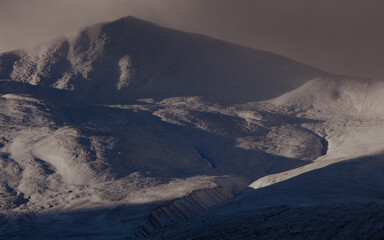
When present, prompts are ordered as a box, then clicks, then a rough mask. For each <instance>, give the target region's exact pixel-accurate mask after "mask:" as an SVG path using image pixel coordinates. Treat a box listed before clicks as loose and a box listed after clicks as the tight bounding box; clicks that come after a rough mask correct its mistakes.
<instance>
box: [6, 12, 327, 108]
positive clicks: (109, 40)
mask: <svg viewBox="0 0 384 240" xmlns="http://www.w3.org/2000/svg"><path fill="white" fill-rule="evenodd" d="M323 74H324V73H323V72H321V71H319V70H317V69H314V68H312V67H309V66H306V65H304V64H300V63H297V62H295V61H293V60H290V59H287V58H285V57H282V56H279V55H276V54H272V53H268V52H264V51H260V50H254V49H250V48H246V47H242V46H238V45H234V44H230V43H227V42H223V41H220V40H216V39H212V38H208V37H204V36H201V35H198V34H192V33H186V32H181V31H177V30H172V29H168V28H164V27H160V26H158V25H155V24H153V23H149V22H147V21H144V20H140V19H137V18H135V17H132V16H128V17H124V18H121V19H118V20H117V21H114V22H109V23H103V24H97V25H93V26H91V27H88V28H86V29H84V30H83V31H81V32H79V33H77V34H75V37H73V38H72V37H71V38H70V39H69V40H68V39H66V38H58V39H57V41H50V42H46V43H43V44H41V45H39V46H38V47H37V48H33V49H32V50H30V49H29V50H24V51H18V52H10V53H7V54H3V55H0V77H1V78H8V79H11V80H14V81H18V82H24V83H29V84H33V85H44V86H49V87H53V88H58V89H65V90H71V91H75V92H77V93H78V94H77V96H78V97H79V98H82V99H86V100H89V101H95V100H96V101H97V102H106V101H107V102H125V101H132V100H135V99H138V98H148V97H150V98H166V97H174V96H205V97H208V98H214V99H217V100H220V101H225V102H244V101H257V100H263V99H268V98H272V97H276V96H279V95H280V94H282V93H284V92H287V91H290V90H292V89H294V88H296V87H298V86H300V85H302V84H303V83H304V82H306V81H307V80H309V79H311V78H313V77H317V76H319V75H323Z"/></svg>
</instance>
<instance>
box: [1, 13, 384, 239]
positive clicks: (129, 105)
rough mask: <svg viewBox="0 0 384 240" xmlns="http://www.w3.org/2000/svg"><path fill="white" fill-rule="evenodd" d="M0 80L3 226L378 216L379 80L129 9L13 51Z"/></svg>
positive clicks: (190, 230) (176, 224)
mask: <svg viewBox="0 0 384 240" xmlns="http://www.w3.org/2000/svg"><path fill="white" fill-rule="evenodd" d="M0 78H4V80H0V238H5V239H20V238H24V239H26V238H28V239H41V238H45V239H122V238H127V237H132V238H139V239H140V238H154V239H156V238H162V236H163V237H165V236H166V237H167V238H175V239H180V238H183V237H185V238H193V237H202V238H204V237H208V238H209V237H212V238H214V237H215V238H216V239H219V238H221V237H222V236H225V237H228V238H234V237H236V236H249V237H261V236H263V237H264V238H268V237H269V238H271V237H275V238H277V237H280V238H284V237H294V236H306V235H305V234H307V233H308V232H311V229H309V230H308V229H307V227H308V226H307V224H306V221H305V220H300V219H301V218H300V216H302V215H303V213H305V212H306V211H307V209H310V210H314V209H315V210H316V208H317V207H318V206H326V207H325V209H326V212H327V213H329V214H331V213H332V214H333V212H334V211H336V212H339V211H342V209H345V210H347V211H350V214H349V215H347V217H346V218H345V219H344V218H342V219H341V220H340V222H338V223H340V225H343V224H346V226H348V228H347V230H348V231H346V232H345V233H344V232H343V234H348V233H350V231H349V229H351V228H353V227H356V225H355V224H352V225H348V221H349V218H356V216H358V214H359V213H367V214H368V215H369V216H373V217H372V219H373V220H372V221H374V222H375V223H377V224H381V221H380V215H377V214H376V215H375V212H374V210H373V208H374V207H370V206H368V207H367V209H366V210H364V208H365V207H366V206H367V204H368V203H369V202H372V204H373V205H372V206H381V205H380V204H381V199H382V191H383V189H382V187H381V184H380V182H379V181H378V182H375V181H377V180H380V179H382V177H381V172H382V169H383V165H382V161H381V156H382V152H383V150H384V148H383V146H384V138H383V137H382V136H384V134H383V133H384V132H383V129H384V127H383V123H382V121H381V120H382V118H383V116H384V112H383V108H382V106H381V102H382V101H381V100H382V96H384V95H383V94H382V93H383V84H382V82H380V81H372V80H365V79H356V78H347V77H341V76H335V75H331V74H327V73H324V72H322V71H319V70H316V69H314V68H312V67H309V66H306V65H303V64H300V63H297V62H295V61H292V60H289V59H287V58H285V57H282V56H278V55H275V54H272V53H267V52H263V51H259V50H254V49H249V48H245V47H241V46H237V45H233V44H230V43H226V42H222V41H219V40H215V39H211V38H207V37H204V36H200V35H196V34H190V33H184V32H180V31H176V30H171V29H166V28H162V27H159V26H156V25H154V24H151V23H148V22H144V21H141V20H138V19H135V18H132V17H128V18H123V19H120V20H117V21H115V22H111V23H101V24H96V25H93V26H90V27H88V28H85V29H84V30H83V31H81V32H79V33H72V34H69V35H67V36H63V37H58V38H55V39H52V40H50V41H47V42H45V43H42V44H40V45H39V46H37V47H34V48H29V49H19V50H16V51H12V52H7V53H3V54H1V55H0ZM370 174H371V175H370ZM244 190H245V191H244ZM228 198H229V199H228ZM220 202H222V203H221V204H220ZM347 202H348V204H349V205H346V206H345V207H341V206H342V205H343V204H345V203H347ZM351 202H353V203H351ZM216 204H218V205H217V206H216V207H214V205H216ZM282 205H283V206H282ZM303 205H305V206H306V207H308V208H305V207H304V208H302V207H303ZM368 205H369V204H368ZM211 207H213V208H212V209H211V210H209V209H210V208H211ZM354 207H356V211H353V208H354ZM206 210H208V211H207V212H204V211H206ZM332 214H331V215H332ZM199 215H202V216H201V217H198V216H199ZM280 215H281V216H282V218H281V221H275V220H276V218H275V217H274V216H280ZM335 215H337V214H335ZM232 216H236V218H232ZM332 216H333V215H332ZM375 216H376V217H375ZM378 216H379V217H378ZM290 217H293V218H294V219H297V221H298V222H297V225H295V224H293V225H292V224H291V222H290V220H291V218H290ZM263 219H266V223H265V224H259V222H260V221H263ZM305 219H310V220H311V221H312V220H313V221H314V222H318V223H319V224H322V225H321V226H324V227H319V228H317V229H315V230H314V231H312V232H315V233H316V234H321V233H322V232H323V231H322V229H326V228H327V226H329V225H330V223H329V222H327V221H326V220H324V218H323V217H322V215H321V212H319V211H314V214H312V215H311V214H309V215H306V218H305ZM216 221H217V222H218V223H219V224H216ZM205 223H207V224H208V226H210V227H211V228H212V229H213V230H211V232H209V231H208V230H206V228H204V224H205ZM231 223H233V224H234V228H231V227H228V226H230V225H231ZM255 223H258V225H257V226H260V228H259V229H254V228H251V227H250V228H248V229H244V227H243V226H252V225H254V224H255ZM42 226H44V227H42ZM292 227H297V228H299V229H298V230H295V229H294V230H292V229H291V228H292ZM301 228H305V229H304V230H303V229H301ZM379 228H380V227H379ZM379 228H377V229H379ZM249 229H251V230H250V231H249ZM271 229H272V230H271ZM377 229H376V228H375V229H372V234H371V235H372V236H379V235H378V234H379V233H378V232H377ZM277 230H279V231H277ZM360 230H361V229H359V230H358V231H357V233H356V234H364V232H365V230H364V229H362V230H361V231H360ZM196 231H197V232H198V233H199V234H198V235H196V234H197V233H196ZM228 231H229V232H228ZM230 231H234V232H230ZM292 231H293V232H292ZM337 231H339V229H338V228H337V229H336V230H335V231H333V230H332V231H329V237H332V236H336V234H337ZM275 232H279V233H281V235H280V236H277V235H274V234H275ZM215 233H216V235H214V234H215ZM191 234H192V235H191ZM194 234H195V235H194ZM212 234H213V235H214V236H211V235H212ZM242 234H245V235H242ZM260 234H261V235H260ZM375 234H376V235H375ZM314 236H315V237H316V236H319V235H314ZM340 236H348V235H340ZM356 236H363V235H356Z"/></svg>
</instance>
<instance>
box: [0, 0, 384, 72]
mask: <svg viewBox="0 0 384 240" xmlns="http://www.w3.org/2000/svg"><path fill="white" fill-rule="evenodd" d="M128 15H132V16H136V17H138V18H142V19H146V20H149V21H152V22H155V23H158V24H160V25H163V26H168V27H172V28H176V29H180V30H184V31H190V32H197V33H202V34H205V35H209V36H212V37H216V38H220V39H223V40H226V41H230V42H234V43H238V44H242V45H246V46H250V47H253V48H257V49H263V50H268V51H272V52H275V53H279V54H282V55H285V56H287V57H290V58H292V59H295V60H298V61H300V62H303V63H307V64H310V65H312V66H315V67H319V68H321V69H324V70H327V71H330V72H335V73H341V74H346V75H353V76H364V77H370V78H377V79H384V46H383V43H384V1H383V0H0V52H3V51H7V50H11V49H14V48H19V47H23V46H28V45H33V44H35V43H38V42H40V41H42V40H44V39H47V38H50V37H53V36H55V35H60V34H62V33H66V32H70V31H74V30H77V29H79V28H82V27H84V26H86V25H89V24H92V23H96V22H101V21H109V20H114V19H117V18H119V17H123V16H128Z"/></svg>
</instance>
